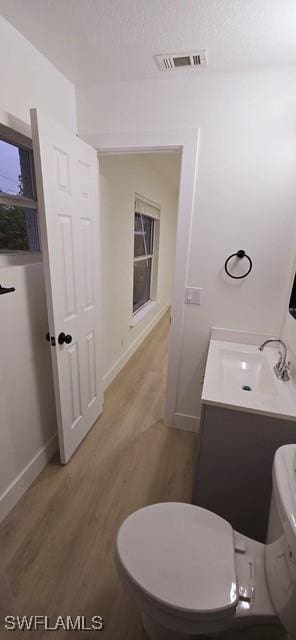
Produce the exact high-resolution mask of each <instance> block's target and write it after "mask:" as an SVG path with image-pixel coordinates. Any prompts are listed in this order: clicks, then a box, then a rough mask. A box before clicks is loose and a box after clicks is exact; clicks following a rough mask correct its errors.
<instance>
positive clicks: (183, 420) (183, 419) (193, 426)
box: [174, 413, 200, 433]
mask: <svg viewBox="0 0 296 640" xmlns="http://www.w3.org/2000/svg"><path fill="white" fill-rule="evenodd" d="M199 423H200V418H198V417H197V416H189V415H187V413H175V415H174V427H175V428H176V429H182V430H183V431H193V432H194V433H199Z"/></svg>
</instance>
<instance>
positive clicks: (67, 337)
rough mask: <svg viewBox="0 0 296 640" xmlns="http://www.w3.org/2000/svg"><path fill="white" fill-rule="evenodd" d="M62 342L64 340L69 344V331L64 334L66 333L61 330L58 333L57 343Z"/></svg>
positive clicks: (70, 340) (70, 339)
mask: <svg viewBox="0 0 296 640" xmlns="http://www.w3.org/2000/svg"><path fill="white" fill-rule="evenodd" d="M64 342H65V343H66V344H70V342H72V336H70V334H69V333H68V334H67V335H66V334H65V333H64V332H63V331H62V332H61V333H60V334H59V337H58V343H59V344H64Z"/></svg>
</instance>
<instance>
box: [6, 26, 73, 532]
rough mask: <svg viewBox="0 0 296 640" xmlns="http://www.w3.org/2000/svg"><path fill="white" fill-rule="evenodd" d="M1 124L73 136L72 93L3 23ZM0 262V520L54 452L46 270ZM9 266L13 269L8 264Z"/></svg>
mask: <svg viewBox="0 0 296 640" xmlns="http://www.w3.org/2000/svg"><path fill="white" fill-rule="evenodd" d="M0 77H1V99H0V121H1V122H2V123H3V124H6V125H8V126H10V127H12V128H14V129H16V130H19V131H21V132H22V133H25V134H27V135H30V127H29V109H30V107H40V109H42V110H43V111H46V113H48V114H49V115H50V116H51V117H53V118H54V119H55V120H58V121H60V122H61V123H63V124H64V125H65V126H67V127H68V128H71V129H73V130H75V125H76V110H75V95H74V88H73V86H72V85H71V83H70V82H68V80H66V79H65V78H63V76H62V75H61V74H60V73H59V72H58V71H57V70H56V69H55V68H54V67H53V66H52V65H51V64H50V63H49V62H48V61H47V60H46V59H45V58H44V57H43V56H42V55H41V54H40V53H39V52H37V51H36V50H35V49H34V48H33V47H32V46H31V44H29V43H28V42H27V41H26V40H25V39H24V38H23V37H22V36H21V35H20V34H19V33H18V32H17V31H16V30H15V29H14V28H13V27H12V26H11V25H10V24H9V23H8V22H6V21H5V20H3V19H2V18H0ZM4 262H5V261H4V259H3V258H1V257H0V284H3V285H10V286H15V289H16V291H15V293H12V294H8V295H5V296H1V297H0V315H1V332H0V353H1V358H0V424H1V429H0V520H1V518H2V517H4V515H5V514H6V513H7V511H8V510H9V509H10V508H11V506H13V504H14V503H15V502H16V500H17V499H18V497H19V496H20V495H21V494H22V493H23V491H24V490H25V489H26V487H27V486H28V484H29V483H30V482H31V481H32V480H33V479H34V477H35V476H36V475H37V474H38V472H39V471H40V470H41V468H42V466H44V464H45V463H46V461H47V459H48V458H49V457H50V456H51V455H52V452H53V451H54V449H55V447H56V439H55V433H56V416H55V405H54V397H53V385H52V373H51V364H50V353H49V346H48V343H47V342H46V340H45V335H46V333H47V331H48V325H47V313H46V303H45V290H44V279H43V267H42V262H37V263H33V264H27V265H24V264H22V261H21V260H20V259H16V260H13V258H11V259H10V262H11V263H15V265H14V266H13V264H6V266H5V264H4ZM8 262H9V261H8Z"/></svg>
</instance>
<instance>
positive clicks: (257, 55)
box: [0, 0, 296, 85]
mask: <svg viewBox="0 0 296 640" xmlns="http://www.w3.org/2000/svg"><path fill="white" fill-rule="evenodd" d="M0 14H2V15H3V16H4V17H5V18H6V19H7V20H9V22H11V24H13V25H14V26H15V27H16V29H18V30H19V31H20V32H21V33H22V34H23V35H24V36H25V37H26V38H27V39H28V40H30V42H31V43H32V44H33V45H34V46H35V47H36V48H37V49H39V51H41V52H42V53H43V54H44V55H45V56H47V57H48V58H49V59H50V60H51V61H52V62H53V64H54V65H55V66H56V67H57V68H58V69H60V71H62V72H63V73H64V75H65V76H67V77H68V78H69V79H70V80H71V81H72V82H74V84H75V85H98V84H101V83H103V82H104V83H105V82H116V81H133V80H141V79H143V80H144V79H146V78H153V77H160V73H161V72H159V71H158V69H157V67H156V65H155V62H154V60H153V55H154V54H157V53H170V52H186V51H188V50H191V49H201V48H205V49H207V51H208V69H198V70H186V71H185V73H190V74H195V75H196V74H200V73H202V74H204V73H212V72H217V71H218V72H219V71H223V72H228V71H241V70H251V69H257V68H270V67H282V66H294V65H296V0H0ZM182 73H184V71H180V70H178V71H177V72H173V73H172V74H170V77H176V76H178V75H180V74H182ZM168 75H169V74H168V73H167V74H166V75H165V77H168Z"/></svg>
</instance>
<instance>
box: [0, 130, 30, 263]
mask: <svg viewBox="0 0 296 640" xmlns="http://www.w3.org/2000/svg"><path fill="white" fill-rule="evenodd" d="M30 251H40V243H39V233H38V222H37V200H36V193H35V180H34V165H33V152H32V148H31V143H30V140H29V139H27V138H25V137H24V136H21V135H19V134H17V133H16V132H11V131H10V130H9V129H8V128H6V127H4V126H2V125H1V126H0V253H11V252H13V253H15V252H30Z"/></svg>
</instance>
